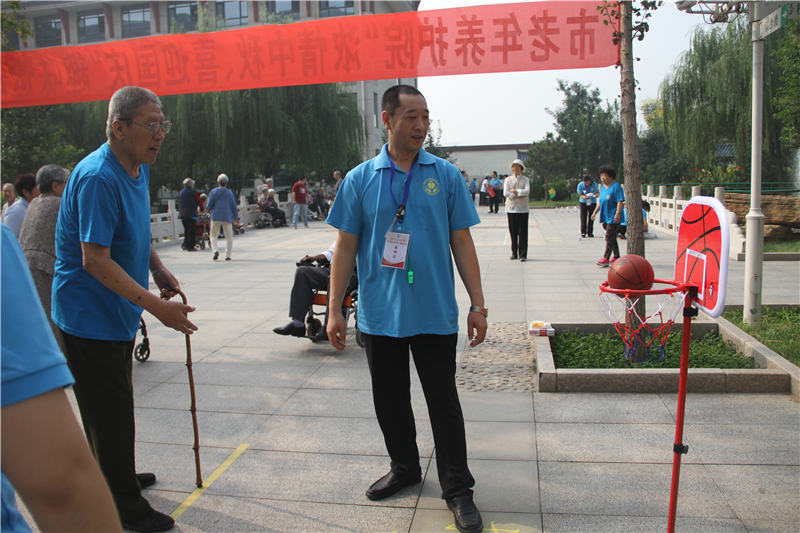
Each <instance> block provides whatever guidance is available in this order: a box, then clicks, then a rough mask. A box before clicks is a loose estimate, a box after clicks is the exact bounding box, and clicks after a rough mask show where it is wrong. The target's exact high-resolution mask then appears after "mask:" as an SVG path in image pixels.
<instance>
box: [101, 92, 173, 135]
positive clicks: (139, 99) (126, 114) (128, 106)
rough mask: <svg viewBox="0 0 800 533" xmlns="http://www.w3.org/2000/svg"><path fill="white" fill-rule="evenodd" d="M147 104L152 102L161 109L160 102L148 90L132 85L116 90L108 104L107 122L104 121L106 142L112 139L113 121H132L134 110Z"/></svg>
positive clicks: (154, 94)
mask: <svg viewBox="0 0 800 533" xmlns="http://www.w3.org/2000/svg"><path fill="white" fill-rule="evenodd" d="M148 102H153V103H154V104H158V106H159V107H161V100H159V98H158V96H156V93H154V92H153V91H151V90H150V89H145V88H144V87H136V86H134V85H129V86H127V87H122V88H121V89H117V92H115V93H114V95H113V96H112V97H111V100H109V102H108V120H106V137H107V138H108V140H111V139H113V138H114V130H113V128H112V127H111V125H112V124H113V123H114V121H115V120H130V119H132V118H133V115H134V114H135V113H136V110H137V109H139V107H141V106H143V105H144V104H146V103H148Z"/></svg>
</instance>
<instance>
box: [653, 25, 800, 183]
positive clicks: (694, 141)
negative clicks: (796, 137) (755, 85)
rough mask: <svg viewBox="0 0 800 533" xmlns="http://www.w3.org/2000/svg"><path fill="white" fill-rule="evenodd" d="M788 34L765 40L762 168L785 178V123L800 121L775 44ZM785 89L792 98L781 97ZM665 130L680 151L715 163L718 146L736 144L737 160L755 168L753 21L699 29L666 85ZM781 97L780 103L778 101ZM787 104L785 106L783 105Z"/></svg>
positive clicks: (799, 101) (798, 102)
mask: <svg viewBox="0 0 800 533" xmlns="http://www.w3.org/2000/svg"><path fill="white" fill-rule="evenodd" d="M785 40H786V39H785V38H784V39H781V38H779V37H778V36H776V38H775V39H767V40H765V46H764V99H763V106H764V109H763V116H764V123H763V126H764V128H763V134H764V154H763V167H764V174H765V175H772V176H773V177H774V179H777V180H780V179H783V178H785V177H786V169H787V167H788V165H789V161H788V159H789V156H790V153H789V151H788V150H787V149H786V147H784V146H782V142H781V138H782V131H783V129H784V122H786V121H787V119H788V122H790V123H791V121H792V119H794V120H795V121H796V120H797V116H798V113H800V98H798V96H797V93H794V100H792V95H791V90H789V91H788V92H784V93H782V92H781V90H780V88H781V87H783V86H784V85H785V83H786V82H787V81H790V76H789V77H788V79H787V76H786V74H785V73H782V72H781V69H780V68H778V64H779V59H778V57H777V56H778V55H779V54H776V51H777V50H776V49H779V48H780V47H782V46H783V42H784V41H785ZM792 53H794V54H795V55H796V54H797V50H796V47H795V49H794V50H792V49H791V48H789V49H788V50H787V56H786V57H788V58H789V59H788V64H787V65H786V66H787V67H788V71H789V72H791V71H794V72H795V76H797V69H798V68H800V67H798V63H797V62H796V61H795V62H794V63H791V57H792ZM781 94H785V95H786V96H787V97H788V98H786V99H782V98H781V96H780V95H781ZM661 102H662V105H663V108H664V129H665V133H666V138H667V141H668V142H669V144H670V146H671V147H672V148H673V150H675V151H676V152H677V153H678V154H680V155H684V156H687V157H689V158H691V159H693V160H694V161H695V166H711V164H712V160H713V158H714V150H715V148H716V147H717V146H718V145H720V144H722V143H733V144H734V146H735V151H736V162H737V163H738V164H739V165H741V166H742V167H744V168H745V174H747V173H749V169H750V139H751V122H752V120H751V117H752V114H751V103H752V41H751V34H750V28H749V26H748V25H747V24H746V23H745V22H744V21H741V20H737V21H734V22H731V23H729V24H727V25H725V26H723V27H715V28H712V29H711V31H704V30H703V29H702V28H698V29H697V30H695V33H694V35H693V37H692V43H691V47H690V49H689V51H687V52H686V53H685V54H684V56H683V57H682V59H681V61H680V63H679V64H678V65H677V66H676V67H675V68H674V70H673V73H672V74H671V75H670V76H668V77H667V79H666V80H665V81H664V82H663V83H662V85H661ZM779 102H781V103H779ZM781 106H783V107H781Z"/></svg>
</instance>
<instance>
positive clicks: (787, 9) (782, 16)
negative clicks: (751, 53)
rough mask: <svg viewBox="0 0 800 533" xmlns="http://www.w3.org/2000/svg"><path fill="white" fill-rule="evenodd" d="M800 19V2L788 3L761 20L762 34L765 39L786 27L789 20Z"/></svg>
mask: <svg viewBox="0 0 800 533" xmlns="http://www.w3.org/2000/svg"><path fill="white" fill-rule="evenodd" d="M796 18H800V2H786V3H785V4H783V5H782V6H780V8H778V9H775V10H774V11H772V12H771V13H770V14H769V15H767V16H766V17H764V18H763V19H761V24H760V28H759V30H760V34H761V38H762V39H763V38H764V37H766V36H767V35H769V34H771V33H774V32H776V31H778V30H779V29H780V28H781V27H783V26H785V25H786V22H787V21H788V20H789V19H796Z"/></svg>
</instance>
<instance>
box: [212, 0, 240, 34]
mask: <svg viewBox="0 0 800 533" xmlns="http://www.w3.org/2000/svg"><path fill="white" fill-rule="evenodd" d="M245 25H247V2H217V28H229V27H231V26H245Z"/></svg>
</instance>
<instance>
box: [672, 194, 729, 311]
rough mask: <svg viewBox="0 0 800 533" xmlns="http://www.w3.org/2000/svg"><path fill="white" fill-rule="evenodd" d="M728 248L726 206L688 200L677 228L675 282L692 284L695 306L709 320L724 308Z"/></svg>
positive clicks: (704, 199) (712, 200)
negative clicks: (695, 290) (707, 316)
mask: <svg viewBox="0 0 800 533" xmlns="http://www.w3.org/2000/svg"><path fill="white" fill-rule="evenodd" d="M729 248H730V227H729V222H728V212H727V211H726V209H725V206H724V205H722V203H721V202H720V201H719V200H717V199H716V198H711V197H708V196H695V197H694V198H692V199H691V200H689V202H688V203H687V204H686V207H684V209H683V214H682V215H681V225H680V227H679V229H678V250H677V253H676V256H675V280H676V281H680V282H683V283H686V284H690V285H695V286H696V287H697V297H696V298H695V300H694V301H695V303H696V304H697V307H698V308H699V309H701V310H702V311H703V312H704V313H706V314H707V315H710V316H712V317H718V316H719V315H721V314H722V311H723V308H724V307H725V287H726V285H727V282H728V250H729Z"/></svg>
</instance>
